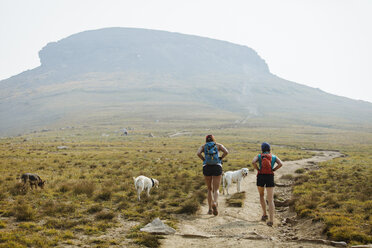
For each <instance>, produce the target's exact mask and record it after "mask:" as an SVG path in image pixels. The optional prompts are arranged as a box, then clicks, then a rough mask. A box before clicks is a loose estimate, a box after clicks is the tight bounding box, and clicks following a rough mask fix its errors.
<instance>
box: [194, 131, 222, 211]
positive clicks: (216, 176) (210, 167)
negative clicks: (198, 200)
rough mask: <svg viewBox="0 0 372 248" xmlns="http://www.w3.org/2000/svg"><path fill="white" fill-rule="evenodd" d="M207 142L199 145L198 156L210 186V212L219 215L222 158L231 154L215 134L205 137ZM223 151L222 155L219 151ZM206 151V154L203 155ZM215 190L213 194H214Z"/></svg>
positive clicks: (208, 186)
mask: <svg viewBox="0 0 372 248" xmlns="http://www.w3.org/2000/svg"><path fill="white" fill-rule="evenodd" d="M205 142H206V143H205V144H204V145H202V146H200V147H199V150H198V152H197V155H198V157H199V158H200V159H201V160H203V175H204V179H205V183H206V184H207V188H208V207H209V210H208V214H212V213H213V215H218V210H217V207H218V195H219V188H220V184H221V175H222V159H223V158H224V157H226V156H227V154H229V152H228V151H227V149H226V148H225V147H224V146H223V145H222V144H218V143H216V140H215V139H214V137H213V135H211V134H210V135H207V136H206V137H205ZM220 151H222V153H223V154H222V156H221V157H220V156H219V152H220ZM202 153H204V156H205V157H203V155H202ZM212 192H213V195H212Z"/></svg>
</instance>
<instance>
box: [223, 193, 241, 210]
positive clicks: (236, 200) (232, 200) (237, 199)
mask: <svg viewBox="0 0 372 248" xmlns="http://www.w3.org/2000/svg"><path fill="white" fill-rule="evenodd" d="M245 197H246V195H245V191H242V192H239V193H235V194H233V195H231V196H230V197H229V198H227V199H226V204H227V206H229V207H243V204H244V200H245Z"/></svg>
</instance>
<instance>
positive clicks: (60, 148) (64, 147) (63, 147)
mask: <svg viewBox="0 0 372 248" xmlns="http://www.w3.org/2000/svg"><path fill="white" fill-rule="evenodd" d="M67 148H68V146H57V149H58V150H64V149H67Z"/></svg>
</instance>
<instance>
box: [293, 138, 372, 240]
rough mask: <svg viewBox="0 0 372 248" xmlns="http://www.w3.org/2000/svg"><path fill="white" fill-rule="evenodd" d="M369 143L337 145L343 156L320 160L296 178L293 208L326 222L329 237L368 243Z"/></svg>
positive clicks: (371, 198) (371, 227)
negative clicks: (318, 163)
mask: <svg viewBox="0 0 372 248" xmlns="http://www.w3.org/2000/svg"><path fill="white" fill-rule="evenodd" d="M371 149H372V146H371V145H369V146H368V145H360V146H358V149H357V148H356V147H348V148H345V147H344V148H343V149H341V150H342V152H343V153H344V154H345V155H346V156H345V157H341V158H337V159H334V160H330V161H327V162H324V163H322V164H321V169H320V170H318V171H312V172H310V173H308V174H305V175H303V176H302V177H300V178H299V180H298V184H299V185H297V186H295V188H294V195H295V198H296V199H297V200H296V202H295V209H296V211H297V212H298V213H299V215H300V216H302V217H310V218H312V219H313V221H322V222H324V223H325V224H326V227H325V229H324V230H323V231H324V233H326V234H327V236H328V237H329V238H331V239H333V240H337V241H346V242H349V243H351V244H366V243H372V217H371V216H372V166H371V164H372V154H371Z"/></svg>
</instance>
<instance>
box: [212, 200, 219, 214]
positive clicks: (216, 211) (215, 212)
mask: <svg viewBox="0 0 372 248" xmlns="http://www.w3.org/2000/svg"><path fill="white" fill-rule="evenodd" d="M212 210H213V215H214V216H217V215H218V210H217V206H216V204H215V203H213V205H212Z"/></svg>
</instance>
